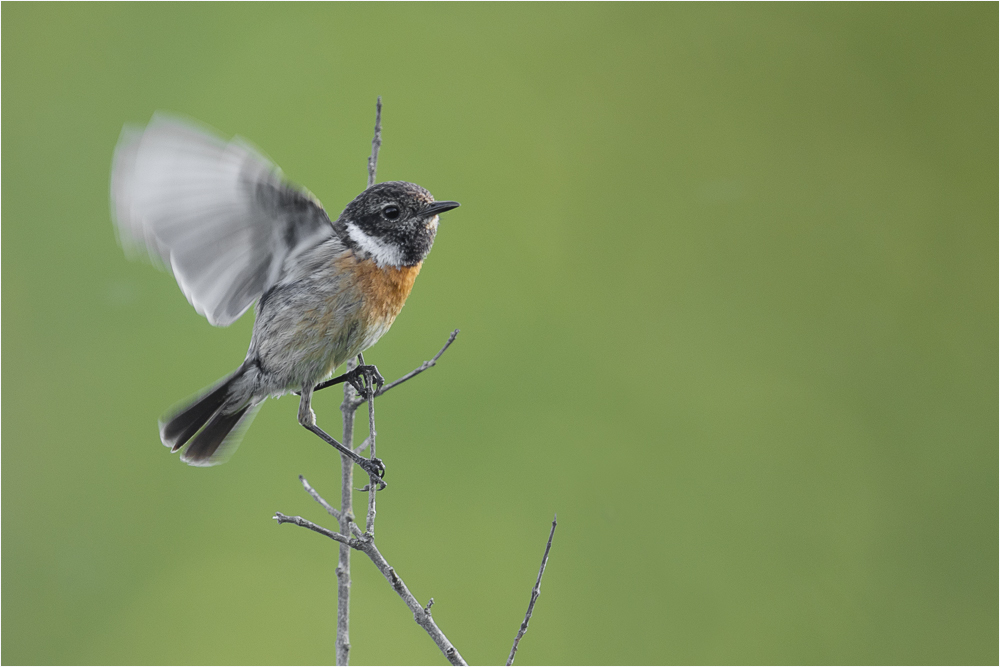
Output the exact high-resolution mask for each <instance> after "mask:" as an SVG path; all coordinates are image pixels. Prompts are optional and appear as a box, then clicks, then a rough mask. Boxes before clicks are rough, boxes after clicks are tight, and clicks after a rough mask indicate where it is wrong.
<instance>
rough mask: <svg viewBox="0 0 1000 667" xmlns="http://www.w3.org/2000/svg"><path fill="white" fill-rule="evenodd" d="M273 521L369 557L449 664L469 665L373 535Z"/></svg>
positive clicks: (288, 520) (294, 518) (287, 518)
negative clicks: (345, 532) (376, 544)
mask: <svg viewBox="0 0 1000 667" xmlns="http://www.w3.org/2000/svg"><path fill="white" fill-rule="evenodd" d="M274 518H275V519H276V520H277V521H278V523H279V524H282V523H294V524H295V525H297V526H302V527H303V528H308V529H309V530H313V531H315V532H317V533H319V534H320V535H325V536H326V537H329V538H330V539H333V540H336V541H337V542H340V544H342V545H344V546H345V547H350V548H351V549H357V550H358V551H360V552H362V553H363V554H365V555H366V556H368V558H370V559H371V561H372V563H374V564H375V567H377V568H378V571H379V572H381V573H382V576H384V577H385V578H386V581H388V582H389V584H391V585H392V589H393V590H394V591H396V593H397V594H398V595H399V597H401V598H402V599H403V602H405V603H406V606H407V607H409V608H410V611H411V612H413V620H414V621H415V622H416V623H417V625H419V626H420V627H422V628H423V629H424V630H425V631H426V632H427V634H428V635H430V637H431V639H433V640H434V643H435V644H437V646H438V648H439V649H441V652H442V653H443V654H444V657H445V658H447V659H448V662H450V663H451V664H453V665H465V664H467V663H466V662H465V660H464V659H463V658H462V655H461V654H460V653H459V652H458V649H456V648H455V646H454V645H453V644H452V643H451V642H450V641H448V638H447V637H445V635H444V633H443V632H441V628H439V627H438V626H437V623H435V622H434V619H433V617H431V611H430V610H431V605H433V604H434V598H431V600H430V602H428V603H427V606H426V607H422V606H420V603H419V602H417V598H415V597H414V596H413V593H411V592H410V589H409V588H407V587H406V584H405V583H403V580H402V578H400V576H399V575H398V574H396V570H395V569H394V568H393V567H392V566H390V565H389V563H388V562H386V560H385V557H384V556H383V555H382V553H381V552H380V551H379V550H378V547H376V546H375V540H373V539H372V538H371V537H370V536H368V535H361V536H360V537H358V538H348V537H345V536H344V535H341V534H340V533H335V532H333V531H332V530H328V529H326V528H323V527H322V526H318V525H316V524H315V523H313V522H312V521H308V520H306V519H303V518H302V517H300V516H286V515H284V514H282V513H281V512H276V513H275V514H274ZM355 530H357V528H355ZM358 532H360V531H358ZM550 544H551V537H550ZM546 555H548V551H546ZM536 588H537V584H536ZM532 602H534V600H532ZM338 637H339V633H338ZM338 641H339V640H338ZM339 647H340V644H339V643H338V655H339V650H340V648H339Z"/></svg>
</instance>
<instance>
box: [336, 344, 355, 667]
mask: <svg viewBox="0 0 1000 667" xmlns="http://www.w3.org/2000/svg"><path fill="white" fill-rule="evenodd" d="M354 363H355V362H354V359H348V360H347V370H348V371H350V370H352V369H353V368H354ZM354 401H355V397H354V387H352V386H351V383H350V382H345V383H344V400H343V401H342V402H341V404H340V412H341V414H342V415H343V419H344V446H345V447H347V448H348V449H350V448H351V446H352V444H353V442H354V408H352V407H351V405H353V404H354ZM340 471H341V480H340V512H341V516H340V531H341V532H342V533H344V534H345V535H349V534H351V533H355V534H356V533H357V532H360V531H358V528H357V526H356V525H355V524H354V498H353V495H352V494H353V493H354V462H353V461H351V459H350V458H349V457H347V456H344V455H341V457H340ZM350 625H351V549H350V547H349V545H347V544H341V545H340V555H339V557H338V560H337V664H338V665H346V664H347V663H348V661H349V660H350V657H351V641H350Z"/></svg>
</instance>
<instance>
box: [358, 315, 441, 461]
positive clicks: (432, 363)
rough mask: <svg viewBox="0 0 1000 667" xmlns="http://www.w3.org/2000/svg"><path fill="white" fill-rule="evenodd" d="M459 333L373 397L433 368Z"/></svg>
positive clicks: (361, 399) (362, 397) (360, 400)
mask: <svg viewBox="0 0 1000 667" xmlns="http://www.w3.org/2000/svg"><path fill="white" fill-rule="evenodd" d="M459 331H460V329H455V330H454V331H452V332H451V335H450V336H448V342H447V343H445V344H444V347H442V348H441V349H440V350H438V353H437V354H435V355H434V357H433V358H432V359H431V360H430V361H425V362H424V363H422V364H420V366H418V367H417V368H414V369H413V370H412V371H410V372H409V373H407V374H406V375H404V376H403V377H401V378H399V379H398V380H393V381H392V382H389V383H387V384H386V385H385V386H384V387H382V388H381V389H379V390H378V391H376V392H375V396H382V395H383V394H385V393H386V392H387V391H389V390H390V389H392V388H393V387H398V386H399V385H401V384H403V383H404V382H406V381H407V380H410V379H412V378H414V377H416V376H418V375H420V374H421V373H423V372H424V371H426V370H427V369H428V368H433V367H434V366H435V365H436V364H437V362H438V359H440V358H441V355H442V354H444V352H445V350H447V349H448V348H449V347H451V344H452V343H454V342H455V338H457V337H458V333H459ZM365 400H366V399H365V397H364V396H361V397H359V398H358V400H357V405H355V406H354V407H355V409H357V408H359V407H361V406H362V405H364V403H365ZM361 444H362V446H363V445H364V443H361ZM373 456H374V455H373Z"/></svg>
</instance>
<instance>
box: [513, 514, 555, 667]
mask: <svg viewBox="0 0 1000 667" xmlns="http://www.w3.org/2000/svg"><path fill="white" fill-rule="evenodd" d="M555 534H556V517H555V515H553V517H552V530H551V531H549V542H548V544H546V545H545V554H544V555H543V556H542V566H541V567H540V568H538V579H537V580H536V581H535V587H534V588H532V589H531V602H529V603H528V612H527V613H526V614H525V615H524V621H523V622H522V623H521V627H520V628H519V629H518V631H517V636H516V637H514V645H513V646H512V647H511V648H510V656H508V657H507V665H508V667H509V666H510V665H513V664H514V654H515V653H517V645H518V644H519V643H521V637H523V636H524V633H525V632H527V631H528V621H530V620H531V612H532V611H534V609H535V600H537V599H538V596H539V595H541V593H542V575H543V574H545V565H546V563H548V562H549V549H551V548H552V536H553V535H555Z"/></svg>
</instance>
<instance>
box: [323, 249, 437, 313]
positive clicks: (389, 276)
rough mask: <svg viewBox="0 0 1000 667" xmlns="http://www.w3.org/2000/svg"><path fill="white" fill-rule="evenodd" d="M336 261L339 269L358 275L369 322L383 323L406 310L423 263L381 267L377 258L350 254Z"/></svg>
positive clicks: (356, 281)
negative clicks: (407, 300)
mask: <svg viewBox="0 0 1000 667" xmlns="http://www.w3.org/2000/svg"><path fill="white" fill-rule="evenodd" d="M336 261H337V263H338V266H337V269H338V270H339V271H345V272H350V273H351V274H353V275H354V284H355V285H356V286H357V288H358V290H359V291H360V292H361V293H362V294H363V295H364V297H363V298H364V303H365V307H364V313H365V319H366V320H367V322H366V324H368V325H379V324H381V325H382V326H388V325H389V324H391V323H392V321H393V320H395V319H396V316H397V315H399V311H401V310H402V309H403V304H404V303H406V297H408V296H409V295H410V290H412V289H413V282H414V281H415V280H416V279H417V274H418V273H420V267H421V265H422V262H421V264H417V265H416V266H403V267H400V268H395V267H385V268H379V266H378V265H377V264H376V263H375V262H374V261H373V260H370V259H365V260H360V261H359V260H358V259H357V258H356V257H352V256H351V255H350V253H345V254H344V255H343V256H341V257H339V258H338V259H337V260H336Z"/></svg>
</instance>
